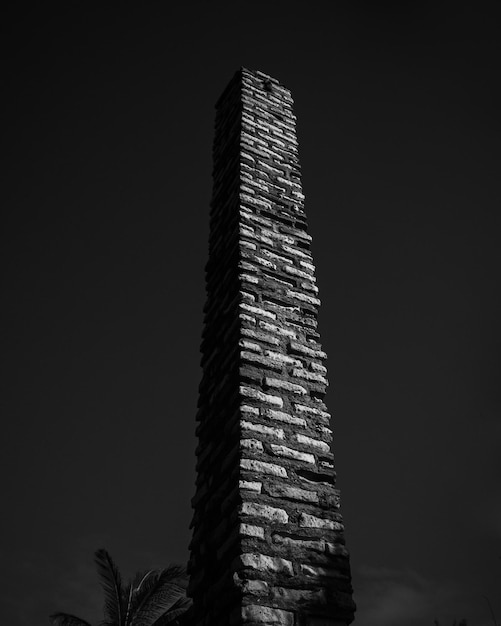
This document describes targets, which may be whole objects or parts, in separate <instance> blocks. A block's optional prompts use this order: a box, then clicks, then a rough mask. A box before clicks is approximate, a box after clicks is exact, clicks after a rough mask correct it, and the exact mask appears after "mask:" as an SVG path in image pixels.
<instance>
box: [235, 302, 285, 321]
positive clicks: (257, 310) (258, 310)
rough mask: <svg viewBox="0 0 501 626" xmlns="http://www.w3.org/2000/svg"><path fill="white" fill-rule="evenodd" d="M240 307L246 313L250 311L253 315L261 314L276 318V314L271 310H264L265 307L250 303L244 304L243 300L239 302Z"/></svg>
mask: <svg viewBox="0 0 501 626" xmlns="http://www.w3.org/2000/svg"><path fill="white" fill-rule="evenodd" d="M239 306H240V308H241V309H242V310H243V311H246V312H247V313H252V314H253V315H261V316H262V317H268V318H270V319H272V320H274V319H276V318H277V316H276V315H275V313H273V312H272V311H266V310H265V309H261V308H260V307H257V306H251V305H250V304H245V302H241V303H240V305H239Z"/></svg>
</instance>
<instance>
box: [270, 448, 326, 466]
mask: <svg viewBox="0 0 501 626" xmlns="http://www.w3.org/2000/svg"><path fill="white" fill-rule="evenodd" d="M271 449H272V451H273V454H276V455H277V456H284V457H287V458H288V459H294V460H295V461H304V462H305V463H315V457H314V456H313V454H309V453H307V452H300V451H299V450H294V449H293V448H288V447H287V446H281V445H280V446H279V445H275V444H273V443H272V444H271Z"/></svg>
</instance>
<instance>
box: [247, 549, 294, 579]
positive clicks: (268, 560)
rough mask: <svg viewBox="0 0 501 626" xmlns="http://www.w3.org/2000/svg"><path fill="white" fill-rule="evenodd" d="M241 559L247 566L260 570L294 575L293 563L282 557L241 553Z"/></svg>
mask: <svg viewBox="0 0 501 626" xmlns="http://www.w3.org/2000/svg"><path fill="white" fill-rule="evenodd" d="M240 560H241V562H242V564H243V565H244V566H245V567H251V568H252V569H256V570H259V571H261V572H266V571H268V572H277V573H282V574H288V575H289V576H293V575H294V571H293V569H292V563H291V562H290V561H288V560H287V559H281V558H280V557H273V556H266V555H265V554H255V553H254V554H249V553H245V552H244V554H242V555H241V557H240Z"/></svg>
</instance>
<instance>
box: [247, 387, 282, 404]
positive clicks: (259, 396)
mask: <svg viewBox="0 0 501 626" xmlns="http://www.w3.org/2000/svg"><path fill="white" fill-rule="evenodd" d="M240 395H241V396H244V397H245V398H253V399H254V400H258V401H259V402H266V403H267V404H272V405H273V406H276V407H278V408H280V409H281V408H282V407H283V405H284V401H283V400H282V398H280V397H279V396H272V395H270V394H267V393H263V392H262V391H258V390H257V389H253V388H252V387H246V386H245V385H240Z"/></svg>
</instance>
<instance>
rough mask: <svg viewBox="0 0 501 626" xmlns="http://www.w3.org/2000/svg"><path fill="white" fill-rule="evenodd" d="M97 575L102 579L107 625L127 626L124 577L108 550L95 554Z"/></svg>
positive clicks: (101, 550) (98, 551)
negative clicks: (125, 623) (124, 621)
mask: <svg viewBox="0 0 501 626" xmlns="http://www.w3.org/2000/svg"><path fill="white" fill-rule="evenodd" d="M95 562H96V566H97V573H98V574H99V578H100V579H101V585H102V587H103V590H104V612H105V615H106V620H105V623H110V624H113V626H125V625H124V623H123V620H124V617H125V611H124V608H125V607H124V597H123V588H122V577H121V576H120V572H119V570H118V567H117V566H116V564H115V563H114V561H113V559H112V558H111V556H110V555H109V554H108V552H107V551H106V550H104V549H103V548H101V549H100V550H97V551H96V553H95Z"/></svg>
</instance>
